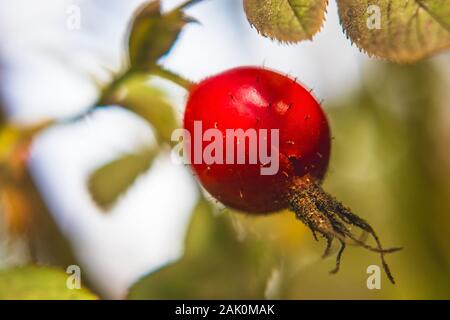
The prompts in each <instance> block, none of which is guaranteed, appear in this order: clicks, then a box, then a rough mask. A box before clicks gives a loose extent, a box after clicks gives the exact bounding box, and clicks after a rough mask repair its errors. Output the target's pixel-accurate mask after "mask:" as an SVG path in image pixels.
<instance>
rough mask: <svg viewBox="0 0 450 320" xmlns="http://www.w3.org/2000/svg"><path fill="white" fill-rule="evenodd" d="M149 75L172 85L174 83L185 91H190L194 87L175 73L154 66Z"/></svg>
mask: <svg viewBox="0 0 450 320" xmlns="http://www.w3.org/2000/svg"><path fill="white" fill-rule="evenodd" d="M150 74H152V75H155V76H159V77H161V78H164V79H166V80H169V81H172V82H173V83H176V84H177V85H179V86H181V87H183V88H184V89H186V90H187V91H189V90H191V87H192V86H193V85H194V83H193V82H191V81H189V80H187V79H185V78H183V77H181V76H179V75H178V74H176V73H173V72H172V71H169V70H167V69H164V68H162V67H160V66H156V67H155V68H154V69H152V70H151V71H150Z"/></svg>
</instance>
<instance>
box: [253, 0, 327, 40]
mask: <svg viewBox="0 0 450 320" xmlns="http://www.w3.org/2000/svg"><path fill="white" fill-rule="evenodd" d="M327 4H328V0H244V9H245V13H246V14H247V19H248V21H249V22H250V24H252V25H253V26H254V27H255V28H256V29H257V30H258V32H259V33H261V34H262V35H263V36H265V37H269V38H271V39H277V40H279V41H282V42H299V41H301V40H306V39H311V38H312V37H313V36H314V34H316V33H317V32H318V31H319V30H320V28H321V27H322V24H323V21H324V16H325V10H326V7H327Z"/></svg>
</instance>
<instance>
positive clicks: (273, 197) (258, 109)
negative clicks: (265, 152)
mask: <svg viewBox="0 0 450 320" xmlns="http://www.w3.org/2000/svg"><path fill="white" fill-rule="evenodd" d="M194 121H201V123H202V130H203V132H205V130H207V129H210V128H217V129H219V130H220V131H221V132H222V136H223V137H224V139H225V137H226V132H225V130H226V129H239V128H240V129H243V130H247V129H255V130H257V131H256V132H257V135H258V137H259V132H260V131H259V129H279V152H277V155H276V157H277V158H278V161H279V170H278V172H277V173H276V174H275V175H262V174H261V170H260V169H261V166H264V165H267V164H265V163H262V162H261V159H259V158H258V161H257V163H256V164H249V163H248V159H249V149H250V148H249V147H248V145H247V146H246V159H247V161H246V164H237V163H236V161H235V163H234V164H217V163H213V164H206V163H205V162H204V161H202V163H197V164H195V163H193V164H192V167H193V169H194V171H195V174H196V175H197V177H198V179H199V180H200V182H201V184H202V185H203V186H204V187H205V189H206V190H207V191H208V192H209V193H211V194H212V195H213V196H214V197H215V198H216V199H218V200H219V201H221V202H222V203H224V204H225V205H227V206H230V207H233V208H235V209H239V210H243V211H247V212H271V211H276V210H279V209H282V208H286V207H287V206H288V201H287V199H286V195H287V194H288V189H289V187H290V186H291V185H292V179H293V178H294V177H301V176H304V175H306V174H309V175H310V176H311V177H313V178H314V179H317V180H319V181H320V180H321V179H322V178H323V177H324V175H325V172H326V169H327V166H328V160H329V154H330V131H329V127H328V123H327V119H326V117H325V114H324V113H323V111H322V109H321V107H320V105H319V103H318V102H317V100H316V99H315V98H314V97H313V95H312V94H311V93H310V91H309V90H307V89H306V88H304V87H303V86H302V85H300V84H299V83H297V82H296V81H295V80H294V79H291V78H289V77H287V76H284V75H282V74H279V73H276V72H274V71H270V70H267V69H262V68H257V67H242V68H236V69H232V70H229V71H226V72H224V73H221V74H218V75H215V76H213V77H210V78H208V79H206V80H203V81H202V82H200V83H198V84H197V85H196V86H195V87H194V88H193V89H192V90H191V92H190V96H189V100H188V102H187V107H186V112H185V117H184V127H185V129H187V130H188V131H189V132H190V134H191V137H192V139H195V132H194ZM269 140H270V139H269ZM270 142H271V141H270ZM237 143H238V142H237V139H236V140H235V144H234V147H235V148H234V150H237ZM246 143H248V140H247V141H246ZM208 144H209V142H208V141H204V142H203V144H202V150H204V148H205V147H206V146H207V145H208ZM224 146H225V142H224ZM190 147H191V149H190V150H191V155H193V152H194V150H193V144H191V146H190ZM269 150H270V149H269ZM226 152H227V149H226V148H225V149H224V157H225V153H226ZM191 162H193V161H192V159H191Z"/></svg>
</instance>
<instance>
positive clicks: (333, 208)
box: [288, 177, 402, 283]
mask: <svg viewBox="0 0 450 320" xmlns="http://www.w3.org/2000/svg"><path fill="white" fill-rule="evenodd" d="M288 202H289V207H290V209H291V210H292V211H293V212H295V214H296V216H297V218H298V219H299V220H300V221H302V222H303V223H304V224H305V225H306V226H308V227H309V228H310V229H311V231H312V233H313V235H314V238H315V239H316V240H317V234H319V235H321V236H323V237H324V238H325V240H326V241H327V246H326V249H325V252H324V254H323V256H324V257H326V256H328V255H329V253H330V250H331V245H332V243H333V240H334V239H336V240H338V241H339V242H340V244H341V247H340V249H339V251H338V253H337V256H336V266H335V268H334V269H333V270H331V273H336V272H337V271H338V270H339V266H340V262H341V257H342V253H343V252H344V249H345V247H346V245H347V244H353V245H356V246H360V247H363V248H365V249H368V250H370V251H373V252H377V253H379V254H380V257H381V262H382V265H383V268H384V271H385V272H386V275H387V277H388V278H389V280H390V281H391V282H392V283H395V281H394V277H393V276H392V273H391V271H390V269H389V266H388V265H387V263H386V261H385V258H384V256H385V254H387V253H392V252H396V251H399V250H401V249H402V248H389V249H384V248H383V247H382V246H381V242H380V240H379V238H378V236H377V234H376V233H375V231H374V230H373V228H372V227H371V226H370V225H369V224H368V223H367V222H366V221H365V220H363V219H361V218H360V217H358V216H357V215H355V214H354V213H352V212H351V211H350V209H349V208H347V207H345V206H344V205H342V203H340V202H339V201H337V200H336V199H335V198H334V197H333V196H331V195H330V194H328V193H327V192H325V191H324V190H323V189H322V187H321V186H320V185H319V184H318V183H317V182H316V181H315V180H314V179H312V178H309V177H302V178H299V179H297V180H296V181H295V183H294V185H293V187H292V188H291V191H290V194H289V197H288ZM352 227H356V228H358V229H360V230H361V231H362V232H363V235H367V234H369V235H371V236H372V237H373V239H374V240H375V244H376V246H371V245H369V244H367V243H366V238H361V237H359V238H358V237H356V236H355V235H354V234H353V233H352V232H351V229H352Z"/></svg>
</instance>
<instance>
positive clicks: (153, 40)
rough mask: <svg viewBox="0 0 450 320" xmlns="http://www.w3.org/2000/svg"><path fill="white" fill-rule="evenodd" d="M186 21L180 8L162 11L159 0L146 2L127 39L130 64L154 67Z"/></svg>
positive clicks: (136, 16) (147, 68)
mask: <svg viewBox="0 0 450 320" xmlns="http://www.w3.org/2000/svg"><path fill="white" fill-rule="evenodd" d="M189 21H190V20H189V19H188V18H187V17H186V16H185V15H184V14H183V12H182V10H181V8H177V9H175V10H172V11H170V12H168V13H167V14H162V13H161V1H160V0H156V1H150V2H147V3H145V4H144V5H143V6H142V7H141V8H140V9H139V10H138V12H137V14H136V15H135V18H134V20H133V23H132V26H131V31H130V36H129V42H128V47H129V59H130V64H131V67H132V68H133V69H138V70H142V71H144V70H146V71H148V70H149V69H151V68H153V67H154V66H155V64H156V61H157V60H158V59H159V58H160V57H162V56H163V55H165V54H166V53H168V52H169V50H170V49H171V48H172V46H173V45H174V43H175V41H176V40H177V38H178V35H179V33H180V31H181V29H182V28H183V26H184V25H185V24H186V23H187V22H189Z"/></svg>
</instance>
